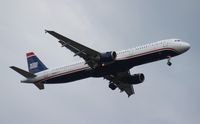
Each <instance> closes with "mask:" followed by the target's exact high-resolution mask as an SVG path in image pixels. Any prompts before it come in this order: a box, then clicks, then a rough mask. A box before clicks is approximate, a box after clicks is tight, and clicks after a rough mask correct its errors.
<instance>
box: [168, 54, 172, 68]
mask: <svg viewBox="0 0 200 124" xmlns="http://www.w3.org/2000/svg"><path fill="white" fill-rule="evenodd" d="M167 58H168V59H167V65H168V66H171V65H172V63H171V61H170V60H171V56H168V57H167Z"/></svg>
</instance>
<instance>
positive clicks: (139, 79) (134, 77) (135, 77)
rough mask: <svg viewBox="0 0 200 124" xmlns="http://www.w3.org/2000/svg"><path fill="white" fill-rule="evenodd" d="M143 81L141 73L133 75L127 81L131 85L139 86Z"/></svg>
mask: <svg viewBox="0 0 200 124" xmlns="http://www.w3.org/2000/svg"><path fill="white" fill-rule="evenodd" d="M144 79H145V76H144V74H143V73H138V74H134V75H131V76H130V77H129V81H131V84H140V83H142V82H143V81H144Z"/></svg>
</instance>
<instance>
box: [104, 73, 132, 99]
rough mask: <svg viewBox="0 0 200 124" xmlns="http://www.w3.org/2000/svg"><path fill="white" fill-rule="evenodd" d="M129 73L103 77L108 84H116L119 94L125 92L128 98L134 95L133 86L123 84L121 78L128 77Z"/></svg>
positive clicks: (126, 83)
mask: <svg viewBox="0 0 200 124" xmlns="http://www.w3.org/2000/svg"><path fill="white" fill-rule="evenodd" d="M129 75H130V73H129V71H126V72H120V73H118V74H116V75H108V76H106V77H104V78H105V79H107V80H109V81H110V82H112V83H114V84H116V86H117V87H118V88H119V89H120V91H121V92H123V91H125V92H126V94H127V95H128V97H130V96H131V95H133V94H135V91H134V88H133V85H132V84H130V83H129V82H124V80H122V78H124V77H127V76H129Z"/></svg>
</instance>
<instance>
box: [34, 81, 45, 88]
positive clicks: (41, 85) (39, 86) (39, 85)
mask: <svg viewBox="0 0 200 124" xmlns="http://www.w3.org/2000/svg"><path fill="white" fill-rule="evenodd" d="M34 84H35V86H36V87H37V88H38V89H40V90H43V89H44V84H43V83H34Z"/></svg>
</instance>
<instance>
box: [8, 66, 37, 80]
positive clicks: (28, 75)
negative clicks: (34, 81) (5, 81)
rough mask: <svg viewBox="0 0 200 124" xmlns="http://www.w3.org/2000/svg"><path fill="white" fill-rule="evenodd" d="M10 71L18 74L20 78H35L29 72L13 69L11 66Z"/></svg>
mask: <svg viewBox="0 0 200 124" xmlns="http://www.w3.org/2000/svg"><path fill="white" fill-rule="evenodd" d="M10 68H11V69H13V70H14V71H16V72H18V73H19V74H21V75H22V76H24V77H26V78H34V77H36V75H34V74H32V73H30V72H27V71H25V70H22V69H20V68H18V67H15V66H11V67H10Z"/></svg>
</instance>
